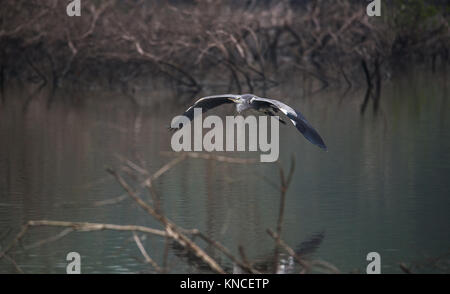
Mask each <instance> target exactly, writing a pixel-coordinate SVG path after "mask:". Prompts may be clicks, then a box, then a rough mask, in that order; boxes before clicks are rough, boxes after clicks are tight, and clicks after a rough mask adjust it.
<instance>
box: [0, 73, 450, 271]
mask: <svg viewBox="0 0 450 294" xmlns="http://www.w3.org/2000/svg"><path fill="white" fill-rule="evenodd" d="M442 79H443V78H442V77H441V76H440V77H439V79H438V78H436V76H427V75H422V74H417V75H413V76H408V77H398V78H395V79H394V80H393V81H392V82H390V84H388V85H386V87H385V88H383V91H382V97H381V98H380V99H381V100H380V105H379V110H378V113H376V114H375V113H373V112H370V111H368V112H366V113H365V115H364V116H361V115H360V107H361V103H362V99H361V98H362V97H363V96H364V92H363V91H362V92H353V93H350V94H347V95H346V96H345V97H343V98H340V99H338V98H339V97H342V96H341V95H340V94H342V93H335V92H322V93H319V94H316V95H314V96H312V97H304V98H302V99H298V100H289V97H293V96H292V94H291V93H295V92H300V90H297V89H296V87H297V86H296V85H285V86H283V87H279V88H277V89H275V90H272V92H270V93H267V95H270V96H273V97H279V98H280V99H282V97H287V98H286V99H284V98H283V99H282V100H284V101H286V102H289V103H290V104H291V105H292V106H293V107H296V108H298V109H300V110H301V111H302V112H303V113H304V114H305V116H306V117H307V118H308V119H309V120H310V121H311V123H312V124H313V125H315V126H317V129H318V130H319V131H320V133H321V134H323V137H324V139H325V140H326V142H327V143H328V145H329V152H328V153H324V152H320V151H318V150H317V148H315V147H314V146H312V145H311V144H308V142H307V141H306V140H304V139H303V138H302V137H301V136H299V135H298V134H297V132H296V130H295V128H282V129H281V134H280V140H281V142H280V148H281V150H280V151H281V152H280V153H281V158H280V160H281V162H282V164H287V163H288V162H289V159H290V156H291V155H292V154H294V155H295V157H296V160H297V169H296V173H295V175H294V180H293V183H292V186H291V187H290V190H289V192H288V195H287V200H286V201H287V206H286V211H285V221H284V228H283V238H284V240H285V241H286V242H287V243H288V244H291V245H293V246H294V245H295V244H300V243H301V242H302V241H304V240H305V239H306V238H307V237H308V236H310V235H311V234H314V233H315V232H321V231H324V232H325V238H324V239H323V242H322V243H321V246H320V247H319V248H318V249H317V251H316V252H315V253H314V255H315V256H317V257H319V258H321V259H323V260H327V261H329V262H331V263H333V264H335V265H336V266H337V267H338V268H340V269H341V270H342V271H351V270H354V269H359V270H360V271H363V272H364V271H365V267H366V265H367V262H366V259H365V258H366V255H367V253H369V252H371V251H377V252H379V253H380V254H381V256H382V260H383V262H382V272H400V269H399V268H398V265H397V264H398V263H399V262H402V261H410V260H416V259H418V258H420V257H423V256H434V255H441V254H444V253H445V252H448V250H449V249H450V237H449V234H448V233H447V232H448V228H447V226H448V223H450V216H449V214H448V211H449V208H450V198H449V197H448V195H449V193H450V184H449V183H448V175H449V174H450V154H449V152H448V150H450V149H449V147H450V133H449V132H448V129H449V127H450V122H449V119H448V115H447V114H448V113H449V111H450V105H449V103H448V88H447V87H448V86H447V85H448V84H449V83H448V80H442ZM23 92H24V91H14V92H10V93H8V95H9V96H11V95H12V96H14V98H15V99H8V100H7V103H5V104H3V105H2V106H1V108H0V142H1V144H0V232H1V234H0V236H3V235H5V237H4V238H3V242H2V243H1V244H2V246H5V244H6V243H7V242H8V241H9V240H10V239H11V238H12V236H13V235H14V234H16V233H17V232H18V230H19V228H20V225H21V224H23V223H24V222H25V221H27V220H31V219H52V220H65V221H89V222H102V223H114V224H140V225H148V226H151V227H159V225H158V224H157V223H156V222H155V221H154V220H152V219H151V218H150V217H148V216H147V215H146V214H145V213H144V212H142V211H140V210H139V209H138V208H137V207H136V205H135V204H133V203H132V201H131V200H130V199H125V200H123V201H120V202H118V203H116V204H114V205H100V206H98V205H95V203H98V201H104V200H107V199H112V198H116V197H118V196H120V195H122V194H123V190H122V189H121V187H120V186H119V185H118V184H117V183H116V182H115V181H114V180H113V179H112V178H111V177H109V176H108V175H107V173H106V172H105V168H106V167H115V168H117V167H118V166H119V162H120V160H119V159H118V158H119V157H123V158H128V159H130V160H132V161H133V162H136V163H138V164H139V165H140V166H142V167H143V168H145V169H147V170H149V171H150V172H151V173H153V172H155V171H156V170H157V169H158V168H160V167H161V166H162V165H164V164H165V163H166V162H168V161H169V160H170V158H167V157H165V156H162V155H161V153H160V152H161V151H169V150H170V145H169V144H170V135H171V134H170V133H168V132H167V129H166V127H167V125H168V124H169V122H170V119H171V118H172V116H174V115H175V114H178V113H179V112H180V111H182V110H183V109H184V108H185V105H179V106H177V105H174V106H173V107H169V108H166V107H158V106H157V104H148V103H147V105H151V106H152V107H149V106H145V107H136V105H134V104H131V103H129V100H124V99H121V98H122V97H116V96H114V95H112V94H108V93H101V92H99V93H83V94H70V95H71V97H70V98H69V97H68V95H69V94H65V93H62V92H60V93H56V94H55V96H54V98H53V102H52V103H51V105H50V106H49V104H48V103H47V102H48V101H47V99H46V98H47V97H48V93H46V92H45V90H44V91H42V92H41V93H40V94H38V95H37V96H34V97H33V99H31V100H30V101H29V103H28V105H27V107H26V110H24V108H23V105H24V101H27V97H29V95H28V94H24V93H23ZM77 95H79V96H80V97H81V96H83V97H84V96H89V99H84V98H83V99H81V98H76V97H77ZM163 96H164V95H163ZM74 97H75V98H74ZM167 99H171V98H167ZM171 101H173V99H171ZM227 111H228V110H226V109H225V110H224V111H222V112H215V113H220V114H222V115H224V114H228V113H227ZM310 145H311V146H310ZM239 155H240V156H249V157H251V156H254V155H256V154H239ZM278 176H279V175H278V173H277V170H276V166H275V165H273V164H256V165H236V164H226V163H220V162H215V161H208V160H195V159H189V160H186V161H185V162H184V163H183V164H180V165H179V166H177V167H176V168H174V169H172V170H170V171H169V172H168V173H167V174H165V175H164V176H162V177H161V178H160V179H158V181H157V182H156V183H155V185H156V186H155V188H156V189H157V191H158V192H159V194H160V195H161V197H162V199H161V200H162V205H163V209H164V211H165V213H166V214H167V215H168V217H170V218H171V219H172V220H173V221H174V222H175V223H177V224H179V225H181V226H182V227H183V228H198V229H199V230H201V231H202V232H204V233H205V234H206V235H207V236H208V237H209V238H212V239H215V240H217V241H220V242H222V243H223V244H224V245H225V246H227V247H228V248H229V249H230V250H231V251H232V252H233V253H235V254H236V255H238V246H239V245H242V246H244V247H245V250H246V253H247V255H248V258H249V259H251V260H258V259H259V257H260V256H264V255H265V254H267V252H271V251H272V250H273V246H274V243H273V240H272V239H271V238H270V237H269V236H268V235H267V233H266V229H267V228H274V227H275V226H276V220H277V213H278V209H277V207H278V204H279V191H277V190H276V189H274V188H273V187H272V186H271V184H268V183H267V182H266V179H272V180H273V181H274V182H275V183H277V182H278ZM146 200H150V199H149V198H146ZM10 228H11V232H9V233H8V230H9V229H10ZM60 231H61V230H60V229H55V228H39V229H33V230H32V232H30V234H28V235H27V237H26V238H25V240H24V243H26V244H31V243H33V242H34V241H37V240H40V239H43V238H47V237H49V236H51V235H55V234H57V233H58V232H60ZM143 245H144V246H145V247H146V248H147V249H148V250H149V252H150V254H151V256H152V257H154V258H155V260H156V262H158V263H162V262H163V260H162V256H163V253H164V248H165V240H164V239H161V238H154V237H148V238H146V239H145V240H143ZM206 250H207V252H208V253H210V254H211V255H213V256H214V254H217V253H216V252H214V251H213V250H212V248H206ZM70 251H77V252H79V253H80V254H81V256H82V272H86V273H88V272H90V273H95V272H109V273H111V272H114V273H122V272H147V271H149V266H147V265H144V264H143V263H142V258H141V255H140V253H139V251H138V248H136V246H135V244H134V243H133V240H132V236H131V235H130V234H129V233H126V232H124V233H121V232H108V231H104V232H90V233H85V232H74V233H71V234H69V235H67V236H66V237H64V238H62V239H60V240H58V241H57V242H55V243H50V244H48V245H46V246H42V247H38V248H34V249H32V250H29V251H26V252H22V251H20V250H19V251H18V252H17V253H16V254H14V258H15V260H16V262H17V264H18V265H19V266H20V267H21V268H22V270H23V271H25V272H52V273H63V272H65V266H66V261H65V256H66V254H67V253H68V252H70ZM176 254H177V253H176V250H172V251H171V253H170V256H169V261H168V263H169V264H172V271H171V272H178V273H179V272H192V271H194V270H198V269H194V268H193V267H191V266H190V265H189V263H188V262H178V257H177V256H175V255H176ZM227 266H229V267H230V268H232V264H227ZM13 271H14V269H13V267H12V266H11V264H9V263H8V262H6V261H4V260H1V261H0V272H13ZM150 271H151V270H150Z"/></svg>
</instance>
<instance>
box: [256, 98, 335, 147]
mask: <svg viewBox="0 0 450 294" xmlns="http://www.w3.org/2000/svg"><path fill="white" fill-rule="evenodd" d="M251 103H252V104H253V105H255V106H257V107H271V108H275V109H279V110H281V112H283V113H284V114H285V115H286V116H287V117H288V118H289V119H290V120H291V121H292V123H293V124H294V126H295V127H296V128H297V130H299V131H300V133H302V134H303V136H305V138H306V139H307V140H308V141H310V142H311V143H313V144H314V145H317V146H319V147H320V148H323V149H325V150H327V146H325V143H324V141H323V139H322V138H321V137H320V135H319V133H318V132H317V131H316V130H315V129H314V128H313V127H312V126H311V124H310V123H309V122H308V121H307V120H306V118H305V117H304V116H303V115H302V114H301V113H300V112H299V111H296V110H295V109H293V108H292V107H290V106H289V105H286V104H284V103H282V102H280V101H278V100H274V99H267V98H260V97H254V98H252V100H251Z"/></svg>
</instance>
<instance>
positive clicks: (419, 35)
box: [0, 0, 450, 94]
mask: <svg viewBox="0 0 450 294" xmlns="http://www.w3.org/2000/svg"><path fill="white" fill-rule="evenodd" d="M66 2H67V1H56V0H39V1H31V2H30V1H25V0H14V1H13V0H5V1H3V2H2V12H1V22H0V48H1V49H0V50H1V51H0V87H1V88H2V89H3V88H4V87H5V85H6V84H7V82H8V81H11V80H16V81H20V82H33V83H36V84H39V85H50V86H52V87H56V86H61V85H70V86H77V87H78V86H88V87H92V86H93V85H100V86H106V87H119V88H121V89H125V90H126V91H128V90H130V91H131V90H132V87H133V85H139V83H141V84H145V85H146V86H151V85H152V84H155V83H156V82H157V81H158V82H160V81H162V82H163V83H164V84H165V85H166V86H171V87H172V88H173V89H176V90H178V92H183V93H191V94H192V93H195V92H199V91H200V90H202V89H203V90H204V89H205V88H211V87H216V88H218V89H220V90H221V91H228V92H231V91H233V92H253V91H256V90H262V91H264V90H266V89H268V88H270V87H273V86H277V85H279V83H281V82H283V80H284V79H286V78H292V77H295V79H296V80H299V81H302V82H305V81H310V82H313V83H315V84H317V88H319V89H321V88H326V87H328V86H336V87H347V88H353V87H358V86H362V87H366V85H367V88H369V89H372V88H373V89H375V90H377V91H378V92H379V88H380V87H381V83H382V81H383V80H384V79H386V78H388V77H389V76H390V74H391V73H392V72H393V71H397V70H401V69H402V68H404V67H405V66H407V65H408V64H425V65H426V66H428V67H430V68H432V69H433V70H435V71H436V70H441V69H442V68H445V67H446V66H448V64H449V53H450V32H449V25H448V22H449V15H450V9H449V6H448V3H447V1H426V0H411V1H408V0H391V1H383V6H382V15H381V16H380V17H369V16H367V14H366V6H367V4H368V2H366V1H328V0H321V1H294V0H291V1H270V0H267V1H219V0H208V1H207V0H197V1H157V0H152V1H143V0H140V1H118V0H112V1H81V3H82V14H81V16H80V17H76V16H75V17H69V16H67V14H66V5H67V4H68V2H67V3H66ZM143 79H144V80H143ZM2 91H3V90H2ZM377 91H375V92H377Z"/></svg>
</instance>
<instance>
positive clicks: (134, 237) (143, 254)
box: [133, 232, 163, 273]
mask: <svg viewBox="0 0 450 294" xmlns="http://www.w3.org/2000/svg"><path fill="white" fill-rule="evenodd" d="M133 239H134V242H136V245H137V247H138V248H139V251H141V254H142V256H144V258H145V262H146V263H149V264H151V265H152V266H153V267H154V268H155V270H156V271H157V272H159V273H162V272H163V270H162V269H161V268H160V267H159V266H158V264H157V263H156V262H155V261H154V260H153V259H152V258H151V257H150V256H149V255H148V253H147V251H146V250H145V248H144V246H143V245H142V242H141V239H139V236H138V235H137V234H136V232H133Z"/></svg>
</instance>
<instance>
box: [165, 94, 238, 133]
mask: <svg viewBox="0 0 450 294" xmlns="http://www.w3.org/2000/svg"><path fill="white" fill-rule="evenodd" d="M238 97H239V95H235V94H223V95H213V96H206V97H203V98H200V99H198V100H197V101H195V103H194V104H193V105H192V106H191V107H189V108H188V109H187V110H186V111H185V112H184V113H183V115H184V116H185V117H187V118H188V119H189V120H190V121H192V120H193V119H194V109H195V108H201V109H202V113H204V112H206V111H208V110H210V109H212V108H215V107H217V106H220V105H222V104H226V103H234V100H235V99H237V98H238ZM176 125H181V126H180V128H182V127H183V125H182V124H181V123H180V124H178V123H176ZM171 129H172V128H171Z"/></svg>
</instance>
